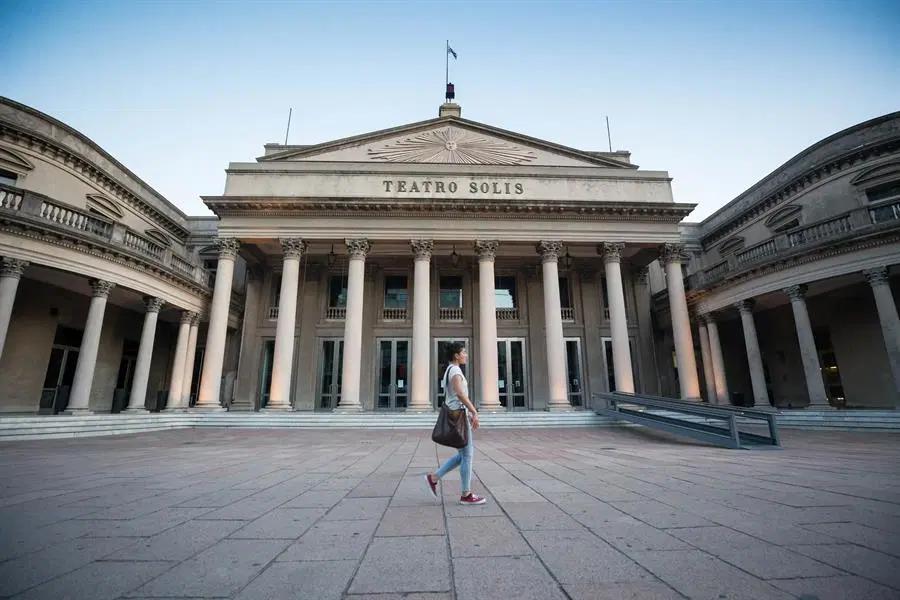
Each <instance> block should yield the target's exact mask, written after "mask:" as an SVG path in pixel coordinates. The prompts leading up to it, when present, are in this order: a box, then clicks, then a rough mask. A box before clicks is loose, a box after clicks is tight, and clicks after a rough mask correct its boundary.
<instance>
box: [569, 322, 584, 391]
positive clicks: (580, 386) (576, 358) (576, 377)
mask: <svg viewBox="0 0 900 600" xmlns="http://www.w3.org/2000/svg"><path fill="white" fill-rule="evenodd" d="M566 387H567V388H568V393H569V404H571V405H572V406H576V407H582V406H584V369H583V363H582V361H581V338H566Z"/></svg>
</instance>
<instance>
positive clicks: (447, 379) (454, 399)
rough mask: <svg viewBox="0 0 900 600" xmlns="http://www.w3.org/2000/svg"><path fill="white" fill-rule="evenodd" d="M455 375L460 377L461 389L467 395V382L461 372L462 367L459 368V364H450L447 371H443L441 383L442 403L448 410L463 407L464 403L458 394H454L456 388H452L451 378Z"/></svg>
mask: <svg viewBox="0 0 900 600" xmlns="http://www.w3.org/2000/svg"><path fill="white" fill-rule="evenodd" d="M457 375H459V376H460V377H462V388H463V391H464V392H465V393H466V396H468V395H469V382H468V381H466V376H465V375H464V374H463V372H462V369H460V368H459V365H453V364H451V365H450V366H449V367H447V371H446V372H445V373H444V380H443V382H442V383H441V385H442V386H443V387H444V404H446V405H447V408H449V409H450V410H459V409H461V408H465V405H464V404H463V403H462V401H461V400H460V399H459V396H457V395H456V390H455V389H454V388H453V378H454V377H456V376H457Z"/></svg>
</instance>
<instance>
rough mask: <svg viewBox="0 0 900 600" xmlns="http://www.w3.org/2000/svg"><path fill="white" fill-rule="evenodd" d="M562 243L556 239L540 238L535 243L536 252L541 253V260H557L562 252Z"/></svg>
mask: <svg viewBox="0 0 900 600" xmlns="http://www.w3.org/2000/svg"><path fill="white" fill-rule="evenodd" d="M562 250H563V244H562V242H559V241H556V240H541V241H540V242H538V244H537V251H538V254H540V255H541V262H544V263H547V262H558V261H559V257H560V255H561V254H562Z"/></svg>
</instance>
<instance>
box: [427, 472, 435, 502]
mask: <svg viewBox="0 0 900 600" xmlns="http://www.w3.org/2000/svg"><path fill="white" fill-rule="evenodd" d="M425 487H426V489H427V490H428V491H429V492H431V495H432V496H434V497H435V498H437V481H432V479H431V475H430V474H429V473H425Z"/></svg>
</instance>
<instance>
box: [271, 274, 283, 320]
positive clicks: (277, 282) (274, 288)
mask: <svg viewBox="0 0 900 600" xmlns="http://www.w3.org/2000/svg"><path fill="white" fill-rule="evenodd" d="M280 300H281V275H280V274H273V275H272V285H271V287H270V288H269V319H270V320H271V319H277V318H278V303H279V301H280Z"/></svg>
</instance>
